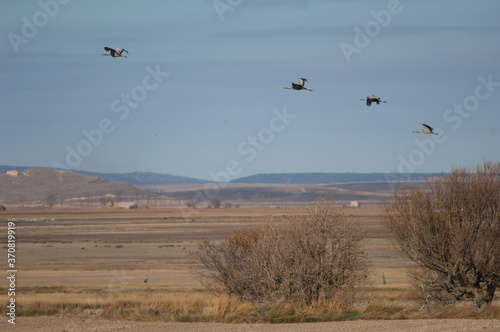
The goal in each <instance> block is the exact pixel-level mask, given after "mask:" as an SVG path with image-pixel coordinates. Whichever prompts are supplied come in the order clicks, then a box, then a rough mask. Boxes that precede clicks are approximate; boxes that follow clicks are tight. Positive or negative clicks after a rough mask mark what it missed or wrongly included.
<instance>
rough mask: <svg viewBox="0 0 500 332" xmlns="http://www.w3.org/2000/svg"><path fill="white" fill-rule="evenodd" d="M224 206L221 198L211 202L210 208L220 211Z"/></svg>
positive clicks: (213, 199)
mask: <svg viewBox="0 0 500 332" xmlns="http://www.w3.org/2000/svg"><path fill="white" fill-rule="evenodd" d="M221 204H222V201H221V200H220V198H219V197H214V198H212V199H211V200H210V206H212V207H213V208H214V209H218V208H219V207H220V206H221Z"/></svg>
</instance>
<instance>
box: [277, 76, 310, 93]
mask: <svg viewBox="0 0 500 332" xmlns="http://www.w3.org/2000/svg"><path fill="white" fill-rule="evenodd" d="M306 82H307V79H305V78H298V79H297V83H293V82H292V87H291V88H289V87H287V86H285V87H284V88H283V89H292V90H307V91H312V90H311V89H307V88H305V87H304V84H306Z"/></svg>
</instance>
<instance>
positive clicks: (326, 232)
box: [190, 202, 367, 304]
mask: <svg viewBox="0 0 500 332" xmlns="http://www.w3.org/2000/svg"><path fill="white" fill-rule="evenodd" d="M362 239H363V235H362V233H361V232H360V230H359V228H357V227H356V226H354V225H353V224H352V223H351V222H350V221H349V219H348V218H347V217H346V216H345V215H344V214H343V212H342V211H341V209H340V208H338V207H335V206H333V204H330V203H326V202H318V203H317V204H316V205H315V206H309V207H306V208H303V209H301V210H298V211H297V212H295V213H291V214H287V215H285V216H282V217H278V218H273V219H272V220H269V221H268V222H267V223H266V224H265V226H263V227H262V228H261V229H258V230H255V231H250V230H242V231H238V232H235V233H233V234H232V235H231V236H228V237H226V238H225V239H224V240H223V241H221V242H214V241H209V240H207V239H206V238H204V239H202V240H201V241H200V243H199V247H198V250H197V251H195V252H191V253H190V254H191V255H192V256H193V257H194V258H196V259H197V260H198V261H199V263H200V265H201V267H202V273H201V274H202V277H203V278H202V280H203V282H204V284H205V286H207V287H208V288H210V289H212V290H215V291H218V292H225V293H227V294H228V295H237V296H239V297H241V298H242V299H245V300H249V301H253V302H268V303H277V302H279V301H292V302H295V303H303V304H311V303H315V302H321V301H325V300H331V299H336V300H339V301H341V302H348V301H349V300H352V299H353V296H354V294H355V291H356V289H357V287H358V286H359V285H360V284H361V283H362V282H363V281H364V276H365V275H366V270H367V260H366V256H365V253H364V252H363V250H362V249H361V246H360V241H361V240H362Z"/></svg>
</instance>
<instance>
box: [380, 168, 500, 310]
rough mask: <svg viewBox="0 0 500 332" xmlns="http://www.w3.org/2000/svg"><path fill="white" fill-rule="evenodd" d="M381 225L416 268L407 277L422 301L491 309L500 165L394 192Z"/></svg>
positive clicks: (497, 278)
mask: <svg viewBox="0 0 500 332" xmlns="http://www.w3.org/2000/svg"><path fill="white" fill-rule="evenodd" d="M383 222H384V224H385V225H386V227H387V228H388V229H389V230H390V231H391V233H392V236H393V244H394V245H395V247H396V248H397V249H399V250H400V251H401V252H402V253H403V254H404V255H406V256H407V257H408V258H409V259H410V260H412V261H413V262H415V263H417V265H418V268H416V269H413V270H410V271H409V274H410V276H411V277H412V278H413V279H414V281H415V285H416V286H418V288H419V289H421V290H422V292H423V294H424V295H425V297H426V300H430V299H433V300H437V301H439V302H450V303H453V302H455V301H461V300H472V301H473V302H474V303H475V304H476V305H477V307H481V306H482V305H483V304H487V305H489V304H491V302H492V300H493V297H494V294H495V289H496V288H497V287H498V286H499V285H500V284H499V283H500V163H490V162H484V163H483V165H478V166H476V168H475V169H474V170H473V171H471V170H468V169H463V168H461V169H454V170H453V171H452V173H451V175H450V176H448V177H445V176H443V177H440V178H434V179H432V180H429V181H428V189H427V190H424V189H419V188H413V189H409V188H401V189H400V190H397V191H395V193H394V203H393V204H390V205H387V206H386V207H385V211H384V217H383Z"/></svg>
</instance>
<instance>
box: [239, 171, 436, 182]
mask: <svg viewBox="0 0 500 332" xmlns="http://www.w3.org/2000/svg"><path fill="white" fill-rule="evenodd" d="M436 175H437V174H436V173H272V174H256V175H251V176H247V177H242V178H239V179H235V180H233V181H231V183H289V184H331V183H357V182H364V183H366V182H394V181H396V182H406V181H423V180H425V179H427V178H430V177H434V176H436Z"/></svg>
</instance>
